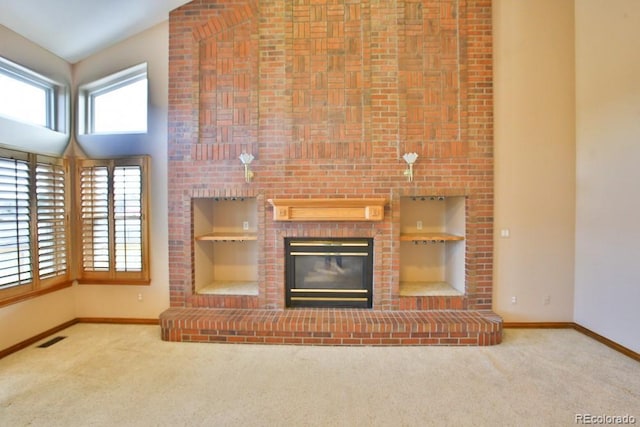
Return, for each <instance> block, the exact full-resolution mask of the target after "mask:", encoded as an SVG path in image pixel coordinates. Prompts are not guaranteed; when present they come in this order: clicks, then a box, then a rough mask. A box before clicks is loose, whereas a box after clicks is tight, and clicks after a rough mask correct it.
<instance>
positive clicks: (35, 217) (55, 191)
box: [0, 149, 71, 303]
mask: <svg viewBox="0 0 640 427" xmlns="http://www.w3.org/2000/svg"><path fill="white" fill-rule="evenodd" d="M65 172H66V163H65V161H64V160H63V159H58V158H53V157H48V156H41V155H37V154H30V153H23V152H18V151H14V150H7V149H0V302H2V303H7V302H9V303H10V302H11V301H14V300H19V299H20V298H24V297H28V296H31V295H35V294H38V293H41V292H45V291H47V290H50V289H59V288H60V287H64V286H69V285H70V284H71V279H70V273H69V270H70V269H69V265H68V246H69V245H68V244H69V238H68V233H69V221H68V213H67V209H68V208H67V188H68V182H67V174H66V173H65Z"/></svg>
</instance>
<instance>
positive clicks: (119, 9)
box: [0, 0, 190, 64]
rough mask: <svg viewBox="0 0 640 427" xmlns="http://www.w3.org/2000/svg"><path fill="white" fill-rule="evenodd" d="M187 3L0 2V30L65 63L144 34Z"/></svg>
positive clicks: (129, 0)
mask: <svg viewBox="0 0 640 427" xmlns="http://www.w3.org/2000/svg"><path fill="white" fill-rule="evenodd" d="M189 1H190V0H108V1H106V0H56V1H52V0H0V25H4V26H5V27H7V28H9V29H11V30H13V31H15V32H16V33H18V34H20V35H21V36H23V37H25V38H26V39H29V40H31V41H32V42H34V43H36V44H37V45H39V46H41V47H43V48H45V49H47V50H49V51H50V52H52V53H54V54H55V55H57V56H59V57H61V58H63V59H65V60H66V61H68V62H70V63H72V64H73V63H76V62H78V61H81V60H83V59H85V58H86V57H88V56H90V55H92V54H94V53H96V52H98V51H100V50H102V49H104V48H106V47H109V46H111V45H112V44H115V43H117V42H119V41H122V40H124V39H126V38H128V37H131V36H133V35H134V34H137V33H139V32H141V31H144V30H146V29H148V28H150V27H152V26H154V25H156V24H158V23H160V22H162V21H165V20H167V19H168V17H169V12H170V11H171V10H173V9H175V8H177V7H180V6H182V5H183V4H186V3H189Z"/></svg>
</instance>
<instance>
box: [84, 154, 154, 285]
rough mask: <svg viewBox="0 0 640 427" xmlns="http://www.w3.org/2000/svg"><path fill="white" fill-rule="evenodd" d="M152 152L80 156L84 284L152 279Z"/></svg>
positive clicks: (141, 281)
mask: <svg viewBox="0 0 640 427" xmlns="http://www.w3.org/2000/svg"><path fill="white" fill-rule="evenodd" d="M148 163H149V158H148V157H135V158H126V159H116V160H80V161H79V165H78V173H77V177H78V196H77V200H78V203H79V207H78V209H77V212H78V214H79V239H80V243H79V247H80V250H81V253H82V254H81V255H82V256H81V265H80V277H79V281H80V282H81V283H124V282H126V283H135V282H140V283H148V282H149V258H148V248H149V245H148V223H147V216H148V214H147V209H148V207H147V206H148V203H147V194H148V192H147V181H148V178H147V177H148V168H149V166H148Z"/></svg>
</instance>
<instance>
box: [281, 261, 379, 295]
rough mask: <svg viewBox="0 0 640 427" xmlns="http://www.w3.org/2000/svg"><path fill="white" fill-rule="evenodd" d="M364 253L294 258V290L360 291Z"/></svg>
mask: <svg viewBox="0 0 640 427" xmlns="http://www.w3.org/2000/svg"><path fill="white" fill-rule="evenodd" d="M366 255H367V254H366V253H364V254H358V255H357V256H354V255H343V254H340V253H327V254H326V255H306V256H295V257H294V258H293V259H294V262H295V266H294V269H295V270H294V271H295V288H296V289H362V278H363V274H364V264H365V261H366Z"/></svg>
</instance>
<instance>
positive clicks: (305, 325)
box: [160, 308, 502, 346]
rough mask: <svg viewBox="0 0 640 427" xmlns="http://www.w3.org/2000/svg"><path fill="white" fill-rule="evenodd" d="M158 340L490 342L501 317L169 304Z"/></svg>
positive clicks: (497, 334) (496, 341)
mask: <svg viewBox="0 0 640 427" xmlns="http://www.w3.org/2000/svg"><path fill="white" fill-rule="evenodd" d="M160 326H161V328H162V339H164V340H166V341H182V342H217V343H244V344H291V345H295V344H304V345H350V346H358V345H371V346H384V345H477V346H485V345H494V344H499V343H500V341H501V340H502V320H501V319H500V317H499V316H497V315H495V314H494V313H492V312H490V311H375V310H358V309H307V308H305V309H288V310H246V309H211V308H170V309H169V310H167V311H165V312H164V313H162V315H161V317H160Z"/></svg>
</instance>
